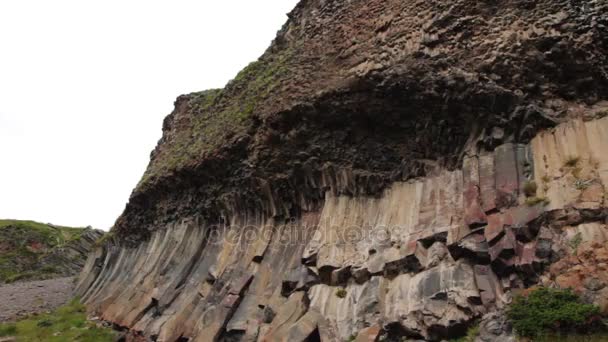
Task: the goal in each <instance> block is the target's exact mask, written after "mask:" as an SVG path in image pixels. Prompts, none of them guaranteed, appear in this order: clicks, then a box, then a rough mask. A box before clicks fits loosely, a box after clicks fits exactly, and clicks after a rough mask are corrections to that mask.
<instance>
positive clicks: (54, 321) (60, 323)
mask: <svg viewBox="0 0 608 342" xmlns="http://www.w3.org/2000/svg"><path fill="white" fill-rule="evenodd" d="M6 336H10V337H16V340H17V341H23V342H29V341H57V342H60V341H81V342H104V341H114V339H115V338H116V333H115V332H114V331H112V330H111V329H109V328H100V327H97V326H96V325H95V324H93V323H92V322H89V321H87V319H86V312H85V307H84V305H82V304H80V303H79V302H78V300H77V299H74V300H72V302H70V303H69V304H67V305H65V306H62V307H60V308H58V309H57V310H55V311H54V312H52V313H49V314H44V315H38V316H32V317H30V318H28V319H25V320H22V321H19V322H17V323H5V324H0V337H6Z"/></svg>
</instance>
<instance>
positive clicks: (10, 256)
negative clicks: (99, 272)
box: [0, 220, 104, 283]
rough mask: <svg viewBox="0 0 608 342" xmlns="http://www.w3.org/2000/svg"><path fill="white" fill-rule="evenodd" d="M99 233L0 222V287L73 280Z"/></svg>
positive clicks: (30, 223)
mask: <svg viewBox="0 0 608 342" xmlns="http://www.w3.org/2000/svg"><path fill="white" fill-rule="evenodd" d="M103 234H104V233H103V232H102V231H100V230H95V229H92V228H71V227H61V226H55V225H51V224H42V223H37V222H33V221H17V220H0V283H4V282H14V281H18V280H40V279H48V278H56V277H68V276H74V275H77V274H78V273H80V271H81V270H82V268H83V266H84V264H85V261H86V259H87V256H88V254H89V253H90V252H91V251H92V250H93V249H94V246H95V243H96V241H97V240H99V239H100V238H101V237H102V236H103Z"/></svg>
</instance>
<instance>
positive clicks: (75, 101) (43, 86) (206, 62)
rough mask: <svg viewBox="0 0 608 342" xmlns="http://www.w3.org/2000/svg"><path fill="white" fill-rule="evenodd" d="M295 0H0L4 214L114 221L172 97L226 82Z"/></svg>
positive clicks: (266, 40) (102, 223) (261, 46)
mask: <svg viewBox="0 0 608 342" xmlns="http://www.w3.org/2000/svg"><path fill="white" fill-rule="evenodd" d="M296 3H297V0H264V1H252V0H219V1H209V0H196V1H194V0H177V1H176V0H171V1H169V0H166V1H151V0H104V1H86V0H85V1H83V0H53V1H48V0H6V1H4V0H3V1H0V218H15V219H32V220H37V221H42V222H52V223H55V224H62V225H71V226H86V225H92V226H94V227H96V228H102V229H108V228H109V227H111V226H112V224H113V223H114V220H115V219H116V218H117V217H118V215H120V213H121V212H122V210H123V209H124V206H125V204H126V202H127V200H128V197H129V194H130V193H131V190H132V189H133V187H134V186H135V185H136V184H137V182H138V181H139V179H140V177H141V175H142V174H143V172H144V170H145V167H146V166H147V163H148V160H149V155H150V151H151V150H152V149H153V148H154V146H155V145H156V142H157V141H158V139H159V138H160V137H161V126H162V120H163V118H164V117H165V116H166V115H167V114H169V113H170V112H171V110H172V109H173V101H174V100H175V98H176V97H177V96H178V95H180V94H184V93H190V92H193V91H200V90H204V89H208V88H219V87H223V86H224V85H225V84H226V82H227V81H228V80H230V79H231V78H233V77H234V76H235V75H236V74H237V72H238V71H239V70H240V69H242V68H243V67H244V66H246V65H247V64H248V63H249V62H251V61H253V60H255V59H257V57H258V56H260V55H261V54H262V53H263V52H264V50H265V49H266V47H267V46H268V45H269V44H270V42H271V40H272V39H273V38H274V37H275V35H276V32H277V31H278V30H279V29H280V27H281V25H283V23H284V22H285V21H286V20H287V17H286V15H285V14H286V13H287V12H289V11H290V10H291V9H292V8H293V7H294V6H295V4H296Z"/></svg>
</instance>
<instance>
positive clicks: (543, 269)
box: [78, 0, 608, 341]
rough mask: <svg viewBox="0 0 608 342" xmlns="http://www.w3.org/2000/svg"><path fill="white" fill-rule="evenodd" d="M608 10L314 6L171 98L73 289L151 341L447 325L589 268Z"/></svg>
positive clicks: (597, 216)
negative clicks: (246, 60) (152, 144)
mask: <svg viewBox="0 0 608 342" xmlns="http://www.w3.org/2000/svg"><path fill="white" fill-rule="evenodd" d="M606 13H608V4H606V3H604V2H601V1H587V2H573V1H535V2H532V1H499V2H487V1H486V2H483V1H482V2H479V1H464V0H463V1H455V2H442V1H405V2H404V1H392V0H382V1H380V0H378V1H376V0H366V1H363V0H361V1H359V0H356V1H331V0H328V1H320V0H319V1H314V0H311V1H302V2H301V3H300V4H298V6H297V7H296V8H295V9H294V10H293V11H292V12H291V13H290V19H289V21H288V22H287V23H286V24H285V26H284V27H283V28H282V30H281V31H280V32H279V34H278V36H277V38H276V40H275V41H274V42H273V44H272V45H271V47H270V48H269V49H268V51H267V52H266V53H265V54H264V55H263V56H262V57H261V58H260V60H259V61H257V62H255V63H252V64H251V65H250V66H249V67H247V68H246V69H245V70H244V71H242V72H241V73H240V74H239V75H238V76H237V77H236V78H235V79H234V80H233V81H231V82H230V83H229V84H228V85H227V86H226V88H224V89H222V90H209V91H205V92H200V93H193V94H190V95H185V96H181V97H179V98H178V100H177V101H176V104H175V110H174V111H173V113H171V114H170V115H169V116H168V117H167V119H166V120H165V123H164V127H163V131H164V134H163V138H162V139H161V141H160V142H159V144H158V146H157V148H156V149H155V151H154V152H153V153H152V156H151V162H150V165H149V167H148V170H147V171H146V174H145V175H144V177H143V178H142V181H141V182H140V184H139V185H138V186H137V188H136V189H135V190H134V192H133V194H132V196H131V199H130V201H129V204H128V205H127V207H126V208H125V211H124V213H123V214H122V216H121V217H120V218H119V219H118V221H117V223H116V226H115V228H114V232H115V237H114V238H113V239H110V240H109V241H108V242H107V243H106V244H105V245H104V246H103V248H99V249H98V250H97V251H96V252H95V253H94V255H91V256H90V258H89V260H88V261H87V265H86V266H85V271H84V272H83V273H82V275H81V278H80V281H79V285H78V289H79V293H80V295H82V297H83V299H84V300H85V302H86V303H87V305H88V307H89V309H90V310H91V311H93V312H95V313H96V314H97V315H99V316H101V317H102V318H103V319H105V320H108V321H111V322H113V323H115V324H116V325H118V326H121V327H124V328H128V329H129V330H130V331H131V334H132V336H135V335H140V336H143V337H145V338H149V339H152V340H158V341H175V340H180V339H182V340H193V341H212V340H242V341H251V340H259V341H304V340H319V339H320V340H323V341H336V340H348V339H350V338H356V339H358V340H361V341H367V340H375V339H376V338H378V336H379V335H384V337H385V338H388V339H391V338H401V337H403V336H408V337H412V338H424V339H427V340H440V339H442V338H446V337H457V336H458V335H461V334H463V333H464V332H465V330H466V328H467V326H468V325H470V324H471V323H472V322H473V321H474V320H475V319H479V318H482V317H486V318H487V317H492V315H495V314H496V312H500V310H501V308H503V307H504V306H505V305H506V303H508V302H509V300H510V298H511V295H512V293H513V292H514V291H516V290H517V289H522V288H525V287H529V286H532V285H535V284H538V283H546V284H558V285H560V281H561V282H562V283H563V279H564V277H566V278H567V277H569V276H570V277H571V278H573V277H575V276H572V275H571V274H570V273H569V272H570V268H569V266H568V265H571V264H573V263H576V262H577V261H576V260H570V261H568V259H567V258H568V257H569V255H571V254H572V253H573V250H576V249H578V248H579V247H580V246H579V245H583V246H586V245H585V244H586V243H587V242H588V241H589V240H593V241H594V242H596V244H597V243H599V244H600V245H601V244H603V243H605V238H606V237H607V236H608V230H607V228H606V223H605V221H606V216H607V210H606V203H605V196H606V189H605V186H606V185H608V183H607V182H608V155H606V153H605V152H604V151H605V150H606V148H608V118H606V117H605V116H606V114H608V103H607V102H605V101H604V100H606V99H607V98H608V69H607V68H608V60H607V57H606V54H607V52H608V51H607V50H608V49H607V47H608V41H607V39H606V37H608V15H607V14H606ZM573 240H574V242H575V243H574V242H573ZM572 246H575V247H572ZM595 247H598V246H595ZM600 247H601V246H600ZM600 247H598V248H600ZM585 248H594V246H587V247H585ZM563 258H565V259H563ZM560 259H563V260H566V261H563V263H562V265H563V266H562V267H561V268H557V267H554V268H555V270H553V271H549V266H550V265H551V264H553V263H554V262H556V261H558V260H560ZM587 266H588V265H587ZM597 281H598V282H602V281H604V280H602V279H598V280H597ZM583 287H584V286H583ZM583 287H581V291H583ZM600 288H601V286H600ZM594 291H595V292H593V293H591V294H589V295H588V299H589V300H590V301H601V300H602V296H601V295H600V294H599V292H598V291H599V290H594ZM600 304H601V303H600ZM484 315H485V316H484ZM484 322H485V321H484ZM484 326H485V325H484ZM502 333H503V331H498V330H497V329H494V330H492V329H490V331H489V332H488V334H495V335H496V336H499V335H500V336H502V335H501V334H502Z"/></svg>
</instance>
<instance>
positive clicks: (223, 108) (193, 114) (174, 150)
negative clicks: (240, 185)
mask: <svg viewBox="0 0 608 342" xmlns="http://www.w3.org/2000/svg"><path fill="white" fill-rule="evenodd" d="M293 55H294V50H293V49H292V48H286V49H284V50H282V51H281V52H278V53H277V54H276V55H273V56H272V58H267V59H260V60H258V61H255V62H252V63H250V64H249V65H248V66H247V67H245V68H244V69H243V70H242V71H241V72H239V73H238V75H237V76H236V77H235V78H234V79H233V80H232V81H230V82H229V83H228V84H227V85H226V87H225V88H224V89H210V90H205V91H201V92H196V93H191V94H189V95H188V97H189V99H188V106H187V109H186V113H179V115H180V116H184V115H185V116H187V117H188V119H189V120H187V121H186V122H187V124H186V125H180V126H179V128H177V129H176V128H173V134H174V135H172V138H171V139H169V140H168V141H165V142H163V146H162V147H161V151H162V152H161V153H160V154H159V155H158V156H157V157H156V158H155V159H154V160H152V161H151V163H150V165H149V166H148V169H147V170H146V172H145V174H144V176H143V177H142V179H141V181H140V183H139V185H138V188H141V187H143V186H145V185H147V184H148V183H150V182H153V179H156V178H159V177H162V176H164V175H168V174H171V173H172V172H174V171H176V170H180V169H182V168H184V167H186V166H188V165H191V164H192V163H196V162H197V161H200V160H201V159H203V158H204V156H205V155H208V154H211V153H213V152H215V151H217V150H218V149H219V148H220V147H221V146H225V145H226V144H227V143H228V141H229V139H231V138H234V137H238V136H240V135H242V134H244V133H245V132H246V131H247V127H249V124H248V122H249V119H251V117H252V115H253V114H254V113H256V112H260V111H261V110H262V105H263V102H264V100H265V99H267V98H269V97H270V96H271V94H273V92H275V91H277V89H279V88H280V86H281V80H282V79H284V78H285V77H286V75H287V73H288V71H289V61H290V59H291V58H292V56H293Z"/></svg>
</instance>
